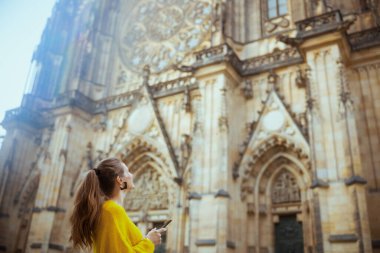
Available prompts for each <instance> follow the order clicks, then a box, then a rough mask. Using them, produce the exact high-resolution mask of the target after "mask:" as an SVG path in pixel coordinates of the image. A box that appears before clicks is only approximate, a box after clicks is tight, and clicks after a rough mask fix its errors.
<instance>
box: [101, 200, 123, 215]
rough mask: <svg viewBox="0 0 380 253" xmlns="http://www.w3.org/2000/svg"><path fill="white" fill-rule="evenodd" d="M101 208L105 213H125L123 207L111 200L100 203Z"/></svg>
mask: <svg viewBox="0 0 380 253" xmlns="http://www.w3.org/2000/svg"><path fill="white" fill-rule="evenodd" d="M102 210H103V211H105V212H106V213H112V214H117V215H125V214H126V213H125V210H124V208H123V207H122V206H121V205H119V204H118V203H116V202H115V201H113V200H106V201H105V202H104V203H103V205H102Z"/></svg>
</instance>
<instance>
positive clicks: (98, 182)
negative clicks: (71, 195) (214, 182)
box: [70, 158, 166, 253]
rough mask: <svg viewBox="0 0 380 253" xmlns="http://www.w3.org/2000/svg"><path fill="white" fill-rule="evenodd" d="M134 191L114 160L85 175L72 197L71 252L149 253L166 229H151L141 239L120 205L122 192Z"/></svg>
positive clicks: (129, 175)
mask: <svg viewBox="0 0 380 253" xmlns="http://www.w3.org/2000/svg"><path fill="white" fill-rule="evenodd" d="M134 187H135V185H134V183H133V175H132V173H130V172H129V170H128V167H127V166H126V165H125V164H124V163H123V162H121V161H120V160H118V159H116V158H109V159H105V160H103V161H101V162H100V163H99V165H98V166H97V167H96V168H95V169H92V170H90V171H89V172H88V174H87V175H86V177H85V179H84V180H83V182H82V184H81V185H80V186H79V189H78V191H77V193H76V196H75V200H74V210H73V213H72V215H71V217H70V223H71V237H70V240H71V241H72V242H73V246H74V248H82V249H86V248H91V247H92V248H93V250H94V252H95V253H127V252H128V253H132V252H136V253H151V252H153V251H154V247H155V245H159V244H160V243H161V233H162V232H165V231H166V229H158V230H157V229H155V228H154V229H152V230H151V231H150V232H149V233H148V234H147V236H146V237H144V236H143V235H142V234H141V232H140V230H139V229H138V228H137V227H136V225H135V224H134V223H133V222H132V221H131V220H130V218H129V217H128V215H127V213H126V212H125V210H124V208H123V207H122V206H121V205H120V204H121V203H122V191H124V192H129V191H131V190H132V189H133V188H134Z"/></svg>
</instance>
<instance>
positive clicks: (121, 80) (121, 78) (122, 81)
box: [117, 70, 127, 84]
mask: <svg viewBox="0 0 380 253" xmlns="http://www.w3.org/2000/svg"><path fill="white" fill-rule="evenodd" d="M126 82H127V73H126V72H125V70H122V71H121V72H120V74H119V76H118V78H117V84H125V83H126Z"/></svg>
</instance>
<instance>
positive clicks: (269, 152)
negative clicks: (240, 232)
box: [241, 137, 314, 253]
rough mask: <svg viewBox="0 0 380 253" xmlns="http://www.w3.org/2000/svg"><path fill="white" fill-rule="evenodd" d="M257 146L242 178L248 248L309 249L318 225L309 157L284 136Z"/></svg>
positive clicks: (299, 252)
mask: <svg viewBox="0 0 380 253" xmlns="http://www.w3.org/2000/svg"><path fill="white" fill-rule="evenodd" d="M252 150H253V151H254V152H252V153H251V154H250V155H248V156H247V157H246V158H245V160H244V162H243V164H242V168H243V170H244V176H243V178H242V179H241V198H242V200H243V202H245V205H246V210H247V217H246V220H247V222H246V224H247V231H248V233H247V238H246V242H247V249H248V250H247V251H248V252H267V253H283V252H286V253H288V252H294V253H306V252H309V249H311V248H312V247H313V245H314V240H313V226H314V224H313V219H312V217H313V214H312V210H313V207H312V192H311V189H310V185H311V171H310V164H309V159H308V155H306V154H305V152H303V151H302V149H300V148H299V147H297V145H295V144H293V143H292V142H291V141H289V140H287V139H285V138H279V137H274V139H269V140H268V141H264V142H262V145H260V146H257V147H256V148H254V149H252Z"/></svg>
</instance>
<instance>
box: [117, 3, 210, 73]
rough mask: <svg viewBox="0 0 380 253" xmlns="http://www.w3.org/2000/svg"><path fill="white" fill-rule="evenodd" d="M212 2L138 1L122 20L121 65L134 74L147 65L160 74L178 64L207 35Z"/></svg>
mask: <svg viewBox="0 0 380 253" xmlns="http://www.w3.org/2000/svg"><path fill="white" fill-rule="evenodd" d="M210 2H211V1H206V0H204V1H201V0H141V1H138V2H137V4H136V5H135V6H134V8H133V10H132V11H131V12H130V14H129V15H128V17H127V18H126V19H125V21H124V24H123V27H122V31H121V36H120V39H119V40H120V41H119V43H120V55H121V58H122V61H123V63H124V64H125V65H126V66H127V67H128V68H129V69H130V70H132V71H134V72H141V71H142V69H143V66H144V65H146V64H148V65H150V67H151V72H153V73H159V72H162V71H164V70H167V69H169V68H170V67H171V66H172V65H173V64H179V63H181V62H182V61H183V60H184V59H185V57H186V56H187V55H188V54H189V53H190V52H192V51H194V50H195V49H196V48H197V47H198V46H199V45H200V44H201V43H202V42H203V41H205V40H206V38H207V36H208V35H209V34H210V31H211V26H212V16H213V8H212V4H211V3H210Z"/></svg>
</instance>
